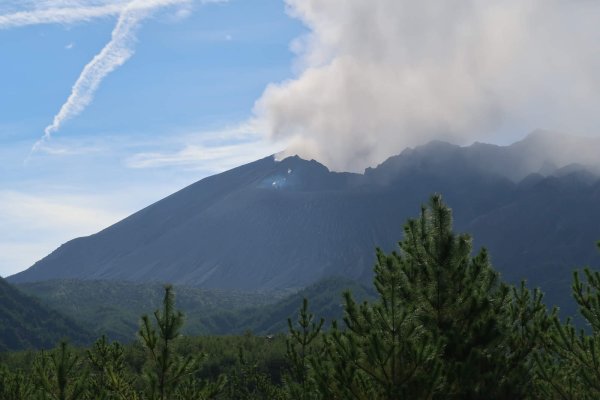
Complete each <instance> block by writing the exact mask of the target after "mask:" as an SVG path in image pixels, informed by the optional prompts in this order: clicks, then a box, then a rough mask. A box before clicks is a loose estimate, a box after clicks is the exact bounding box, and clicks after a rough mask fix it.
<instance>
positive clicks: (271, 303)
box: [18, 278, 374, 342]
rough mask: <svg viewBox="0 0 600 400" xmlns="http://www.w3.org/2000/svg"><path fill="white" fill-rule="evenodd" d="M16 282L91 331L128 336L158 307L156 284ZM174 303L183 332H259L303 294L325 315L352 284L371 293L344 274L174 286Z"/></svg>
mask: <svg viewBox="0 0 600 400" xmlns="http://www.w3.org/2000/svg"><path fill="white" fill-rule="evenodd" d="M18 287H19V288H20V289H21V290H22V291H24V292H26V293H28V294H30V295H32V296H36V297H38V298H39V299H40V300H41V301H43V303H44V304H47V305H49V306H51V307H52V308H54V309H56V310H59V311H60V312H61V313H63V314H64V315H68V316H70V317H72V318H73V319H75V320H77V321H81V322H83V323H84V324H85V326H86V327H89V328H90V329H91V330H93V331H94V334H95V336H98V337H99V336H100V335H103V334H104V335H107V336H108V337H109V338H111V339H116V340H120V341H125V342H126V341H131V340H133V339H134V338H135V337H136V333H137V332H138V330H139V326H140V325H139V323H140V316H141V315H143V314H151V313H152V312H153V311H154V310H156V309H158V308H160V305H161V302H162V298H163V294H164V289H163V286H162V285H160V284H154V283H146V284H135V283H127V282H112V281H74V280H68V281H46V282H38V283H23V284H19V285H18ZM174 289H175V296H176V307H177V308H178V309H180V310H181V311H183V312H184V314H185V316H186V322H185V325H184V329H183V331H184V333H185V334H187V335H200V334H219V335H230V334H241V333H244V332H245V331H252V332H254V333H258V334H266V333H276V332H285V331H287V318H293V319H295V318H296V316H297V314H298V310H299V309H300V305H301V304H302V299H303V298H305V297H306V298H308V299H310V309H311V311H312V312H313V313H314V314H315V316H316V317H318V318H320V317H323V318H325V319H327V321H329V322H330V321H331V320H333V319H338V320H340V319H341V317H342V311H343V309H342V307H341V306H340V305H341V303H342V292H343V291H345V290H351V291H352V293H353V295H354V296H355V298H356V299H357V300H358V301H362V300H365V299H368V298H371V297H374V296H373V294H372V290H369V289H367V288H366V287H365V286H363V285H361V284H359V283H357V282H353V281H350V280H348V279H344V278H330V279H327V280H324V281H320V282H317V283H315V284H313V285H311V286H309V287H307V288H305V289H303V290H301V291H299V292H295V293H288V294H286V293H284V292H265V293H242V292H232V291H216V290H208V289H200V288H194V287H185V286H176V287H175V288H174Z"/></svg>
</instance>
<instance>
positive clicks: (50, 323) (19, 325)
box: [0, 278, 93, 351]
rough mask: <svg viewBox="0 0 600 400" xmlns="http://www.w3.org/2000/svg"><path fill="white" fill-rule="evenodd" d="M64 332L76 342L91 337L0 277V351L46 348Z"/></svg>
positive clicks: (85, 341) (87, 341)
mask: <svg viewBox="0 0 600 400" xmlns="http://www.w3.org/2000/svg"><path fill="white" fill-rule="evenodd" d="M66 336H69V337H70V338H71V339H72V340H73V341H74V342H76V343H78V344H84V343H89V342H91V341H92V338H93V336H92V335H91V333H90V332H88V331H87V330H86V329H85V328H83V327H81V326H80V325H79V324H78V323H76V322H75V321H74V320H71V319H69V318H66V317H64V316H63V315H61V314H59V313H58V312H56V311H54V310H52V309H50V308H48V307H46V305H45V304H42V303H41V302H40V301H38V300H37V299H35V298H33V297H31V296H28V295H26V294H24V293H21V291H19V290H17V289H16V288H14V287H13V286H12V285H10V284H8V283H7V282H6V281H5V280H4V279H2V278H0V351H7V350H23V349H30V348H35V349H49V348H52V347H53V346H54V345H55V344H56V343H57V342H58V341H60V340H61V339H62V338H64V337H66Z"/></svg>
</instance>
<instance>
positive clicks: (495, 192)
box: [9, 132, 600, 298]
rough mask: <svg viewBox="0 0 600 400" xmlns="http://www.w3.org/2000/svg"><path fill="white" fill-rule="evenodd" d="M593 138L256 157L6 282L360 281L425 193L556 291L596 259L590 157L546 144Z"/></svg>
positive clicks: (253, 285)
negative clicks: (354, 160) (376, 159)
mask: <svg viewBox="0 0 600 400" xmlns="http://www.w3.org/2000/svg"><path fill="white" fill-rule="evenodd" d="M597 145H598V142H597V141H593V140H583V139H573V138H570V137H561V136H557V135H553V134H547V133H541V132H537V133H534V134H532V135H530V136H529V137H528V138H526V139H525V140H523V141H521V142H518V143H515V144H513V145H511V146H494V145H487V144H480V143H476V144H474V145H472V146H468V147H459V146H455V145H451V144H448V143H443V142H432V143H429V144H428V145H425V146H421V147H417V148H415V149H407V150H405V151H404V152H403V153H401V154H400V155H398V156H395V157H392V158H390V159H388V160H387V161H386V162H384V163H383V164H381V165H380V166H378V167H377V168H373V169H368V170H367V171H365V173H364V174H351V173H335V172H331V171H329V170H327V168H325V167H324V166H322V165H321V164H319V163H317V162H315V161H305V160H302V159H300V158H298V157H290V158H287V159H285V160H283V161H280V162H277V161H275V160H274V159H273V158H272V157H268V158H265V159H262V160H259V161H256V162H253V163H250V164H247V165H244V166H242V167H239V168H236V169H233V170H231V171H228V172H225V173H222V174H219V175H215V176H212V177H209V178H206V179H203V180H201V181H199V182H197V183H195V184H193V185H191V186H189V187H187V188H185V189H183V190H181V191H179V192H177V193H175V194H173V195H171V196H169V197H167V198H165V199H163V200H161V201H159V202H157V203H155V204H153V205H152V206H150V207H147V208H145V209H143V210H141V211H139V212H138V213H136V214H133V215H132V216H130V217H128V218H126V219H124V220H123V221H121V222H119V223H117V224H115V225H113V226H111V227H109V228H107V229H105V230H104V231H101V232H99V233H97V234H95V235H92V236H89V237H85V238H79V239H75V240H73V241H70V242H68V243H66V244H64V245H63V246H61V247H60V248H58V249H57V250H56V251H54V252H53V253H52V254H50V255H49V256H47V257H46V258H44V259H42V260H41V261H39V262H37V263H36V264H35V265H34V266H33V267H31V268H29V269H28V270H26V271H24V272H21V273H19V274H17V275H14V276H12V277H10V278H9V280H10V281H12V282H34V281H43V280H50V279H85V280H99V279H100V280H102V279H105V280H123V281H133V282H150V281H160V282H165V281H168V282H171V283H174V284H184V285H196V286H201V287H206V288H218V289H237V290H246V291H247V290H268V289H284V288H301V287H305V286H307V285H309V284H311V283H313V282H316V281H318V280H320V279H323V278H326V277H328V276H344V277H347V278H350V279H354V280H359V281H363V282H364V281H368V280H370V276H371V268H372V264H373V261H374V249H375V247H376V246H380V247H383V248H384V249H385V250H391V249H394V248H395V246H396V242H397V240H399V239H400V238H401V236H402V225H403V223H404V221H405V220H406V218H408V217H412V216H415V215H416V214H417V213H418V212H419V206H420V204H421V203H423V202H425V201H427V199H428V198H429V196H430V195H431V194H432V193H434V192H439V193H442V194H443V196H444V199H445V201H446V202H447V203H448V204H449V205H450V206H451V207H452V208H453V210H454V216H455V227H456V228H457V230H459V231H466V232H469V233H472V234H473V235H474V237H475V240H476V242H475V243H476V244H477V245H482V244H484V245H486V246H487V247H488V248H489V249H490V251H491V254H492V258H493V261H494V265H495V266H496V268H497V269H498V270H500V271H501V272H502V273H503V275H504V276H505V277H506V278H508V279H510V280H512V281H518V280H520V279H522V278H527V279H528V280H529V281H530V283H532V284H535V285H537V284H542V287H543V288H548V290H549V291H552V290H559V291H560V293H558V292H557V293H555V295H556V296H558V297H560V296H562V294H561V293H563V292H565V293H568V291H569V289H568V284H566V283H567V282H568V281H569V279H570V276H571V275H570V274H571V272H570V271H571V270H572V268H573V267H575V266H579V265H583V264H588V263H591V264H596V265H600V259H599V258H598V256H597V255H596V250H595V248H594V242H595V240H597V239H600V182H599V181H598V175H597V173H596V170H595V166H593V165H580V164H568V160H569V159H568V158H565V157H566V156H564V154H561V155H560V156H561V157H558V154H556V151H558V150H557V146H559V147H562V148H565V149H569V151H573V152H574V151H575V150H571V149H577V148H581V147H583V148H586V149H589V148H593V146H597ZM598 150H599V152H598V153H597V154H600V147H598ZM586 160H588V159H584V161H586ZM563 283H564V284H566V286H565V287H564V288H563V287H562V285H563ZM557 288H559V289H557ZM552 296H553V295H552V294H551V296H549V297H551V298H552ZM558 297H557V298H558Z"/></svg>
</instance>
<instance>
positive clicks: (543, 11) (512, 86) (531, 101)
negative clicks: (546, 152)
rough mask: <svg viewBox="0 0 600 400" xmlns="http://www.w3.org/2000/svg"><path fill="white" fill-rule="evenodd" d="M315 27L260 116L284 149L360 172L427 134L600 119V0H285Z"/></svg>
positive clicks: (580, 130) (572, 125)
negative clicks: (291, 73)
mask: <svg viewBox="0 0 600 400" xmlns="http://www.w3.org/2000/svg"><path fill="white" fill-rule="evenodd" d="M286 4H287V7H288V12H289V14H290V15H291V16H293V17H295V18H297V19H299V20H300V21H302V22H303V23H304V24H305V25H306V27H307V28H308V29H309V33H308V34H307V35H305V36H304V37H302V38H299V39H298V40H297V41H296V42H295V43H293V45H292V49H293V50H294V51H295V52H296V53H297V60H296V63H297V65H296V67H297V71H298V74H297V77H296V78H294V79H291V80H289V81H285V82H282V83H278V84H272V85H270V86H268V87H267V88H266V90H265V92H264V93H263V95H262V97H261V98H260V99H259V100H258V101H257V103H256V105H255V115H256V117H257V118H258V119H259V120H261V121H263V122H264V123H265V124H266V125H267V126H268V129H267V131H268V134H269V136H270V137H271V138H272V139H274V140H286V141H288V143H289V144H290V145H289V147H288V150H286V152H285V154H283V155H284V156H285V155H290V154H298V155H300V156H302V157H304V158H315V159H317V160H319V161H321V162H324V163H325V164H327V165H328V166H329V167H330V168H332V169H335V170H361V169H362V168H364V167H366V166H370V165H376V164H377V163H379V162H381V161H382V160H383V159H385V157H387V156H389V155H392V154H397V153H399V152H400V151H401V150H402V149H404V148H405V147H407V146H414V145H417V144H420V143H424V142H427V141H429V140H432V139H443V140H449V141H452V142H455V143H458V144H467V143H470V142H472V141H474V140H478V139H479V140H486V141H502V140H501V139H502V135H505V134H506V132H512V134H513V135H514V134H515V133H514V131H515V130H519V131H521V132H519V133H518V134H520V135H524V134H526V133H527V131H529V130H533V129H535V128H538V127H540V128H548V129H553V130H561V131H566V132H573V133H577V134H582V135H594V134H596V133H597V132H598V128H597V127H598V126H600V125H599V123H600V113H598V112H597V110H599V109H600V24H599V23H598V21H600V2H598V1H590V0H571V1H564V0H488V1H478V0H448V1H443V2H440V1H438V0H420V1H414V0H370V1H365V0H327V1H323V0H286Z"/></svg>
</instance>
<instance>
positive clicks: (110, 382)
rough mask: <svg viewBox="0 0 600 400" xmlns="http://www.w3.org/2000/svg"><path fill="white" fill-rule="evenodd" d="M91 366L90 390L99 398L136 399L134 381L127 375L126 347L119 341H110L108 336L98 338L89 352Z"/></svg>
mask: <svg viewBox="0 0 600 400" xmlns="http://www.w3.org/2000/svg"><path fill="white" fill-rule="evenodd" d="M86 353H87V360H88V363H89V364H90V367H91V370H92V372H91V374H90V377H89V386H90V391H91V392H92V393H94V398H95V399H98V400H113V399H119V400H135V399H136V398H138V396H137V394H136V393H135V391H134V390H133V382H132V379H131V378H130V377H127V375H126V367H125V359H124V349H123V346H122V345H121V344H120V343H119V342H113V343H108V340H107V339H106V336H104V335H103V336H102V337H101V338H100V339H98V340H97V341H96V342H95V343H94V345H93V346H92V348H91V349H90V350H88V351H87V352H86Z"/></svg>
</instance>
